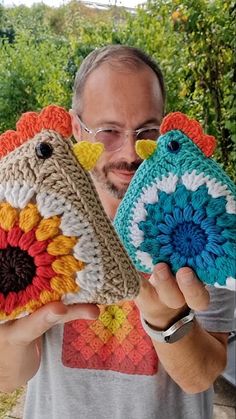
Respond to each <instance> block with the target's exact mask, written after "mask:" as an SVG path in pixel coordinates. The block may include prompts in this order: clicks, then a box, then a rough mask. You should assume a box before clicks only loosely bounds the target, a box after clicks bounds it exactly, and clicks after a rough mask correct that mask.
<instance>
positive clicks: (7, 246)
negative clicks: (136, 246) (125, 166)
mask: <svg viewBox="0 0 236 419" xmlns="http://www.w3.org/2000/svg"><path fill="white" fill-rule="evenodd" d="M16 127H17V129H16V131H7V132H5V133H4V134H2V135H1V136H0V320H1V321H2V322H3V321H6V320H10V319H14V318H18V317H22V316H25V315H27V314H29V313H31V312H33V311H35V310H36V309H38V308H39V307H41V306H42V305H44V304H46V303H48V302H50V301H58V300H62V301H63V302H64V303H65V304H73V303H78V302H91V303H97V304H111V303H114V302H117V301H120V300H123V299H133V298H134V297H135V296H136V295H137V294H138V292H139V283H140V278H139V275H138V273H137V272H136V270H135V268H134V266H133V264H132V263H131V261H130V259H129V257H128V255H127V253H126V251H125V249H124V248H123V246H122V244H121V242H120V240H119V238H118V236H117V234H116V231H115V230H114V228H113V226H112V224H111V222H110V220H109V219H108V217H107V215H106V213H105V211H104V209H103V206H102V204H101V202H100V199H99V197H98V195H97V192H96V190H95V187H94V185H93V182H92V179H91V177H90V175H89V173H87V171H86V170H85V169H87V170H89V169H91V168H92V167H93V166H94V165H95V163H96V160H97V158H98V157H99V155H100V154H101V153H102V151H103V148H102V145H101V144H90V143H87V142H79V143H77V144H76V145H73V142H72V141H71V135H72V128H71V120H70V115H69V114H68V113H67V112H66V111H65V110H64V109H63V108H61V107H58V106H54V105H51V106H48V107H47V108H45V109H43V110H42V111H41V112H40V113H39V114H37V113H34V112H27V113H26V114H24V115H23V116H22V117H21V118H20V120H19V121H18V123H17V125H16Z"/></svg>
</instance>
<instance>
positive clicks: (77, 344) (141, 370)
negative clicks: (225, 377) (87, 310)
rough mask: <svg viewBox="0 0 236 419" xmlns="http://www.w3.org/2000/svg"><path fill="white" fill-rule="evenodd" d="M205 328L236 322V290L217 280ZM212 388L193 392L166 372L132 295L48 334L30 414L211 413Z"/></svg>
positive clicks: (92, 417) (179, 418)
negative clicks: (96, 314) (91, 318)
mask: <svg viewBox="0 0 236 419" xmlns="http://www.w3.org/2000/svg"><path fill="white" fill-rule="evenodd" d="M210 294H211V304H210V307H209V309H208V310H207V311H205V312H201V313H198V320H199V321H200V322H201V324H202V325H203V326H204V327H205V329H207V330H209V331H212V332H213V331H214V332H228V331H231V330H232V328H233V310H234V303H235V301H234V298H235V294H234V293H233V292H230V291H226V290H222V289H216V288H211V289H210ZM212 399H213V390H212V388H210V389H209V390H208V391H205V392H202V393H198V394H186V393H184V392H183V391H182V390H181V388H180V387H179V386H178V385H177V384H176V383H175V382H174V381H173V380H172V379H171V378H170V376H169V375H168V374H167V373H166V372H165V370H164V368H163V367H162V365H161V363H160V361H158V358H157V355H156V353H155V351H154V349H153V346H152V342H151V340H150V339H149V337H148V336H147V335H146V334H145V332H144V331H143V329H142V326H141V324H140V320H139V313H138V310H137V308H136V307H135V305H134V304H133V303H130V302H125V303H123V304H122V305H113V306H108V307H106V308H103V309H102V313H101V315H100V317H99V320H96V321H85V320H77V321H74V322H70V323H68V324H66V325H65V326H60V325H58V326H55V327H53V328H52V329H51V330H50V331H49V332H47V333H46V334H45V337H44V342H43V356H42V362H41V366H40V369H39V371H38V372H37V374H36V375H35V377H33V378H32V379H31V380H30V381H29V383H28V392H27V397H26V403H25V413H24V419H124V418H127V419H170V418H171V419H172V418H174V419H210V418H211V417H212Z"/></svg>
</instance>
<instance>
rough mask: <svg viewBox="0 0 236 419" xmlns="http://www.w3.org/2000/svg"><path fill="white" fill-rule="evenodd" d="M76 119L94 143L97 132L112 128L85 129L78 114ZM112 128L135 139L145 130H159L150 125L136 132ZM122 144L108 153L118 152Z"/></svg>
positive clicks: (156, 126)
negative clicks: (91, 136) (133, 135)
mask: <svg viewBox="0 0 236 419" xmlns="http://www.w3.org/2000/svg"><path fill="white" fill-rule="evenodd" d="M76 117H77V119H78V121H79V124H80V125H81V127H82V128H83V129H84V131H86V132H87V133H88V134H90V135H93V137H94V140H95V142H99V141H97V140H96V135H97V134H98V133H99V132H102V131H105V130H109V129H112V127H110V128H109V127H100V128H96V129H92V128H88V127H87V125H85V124H84V122H83V121H81V119H80V117H79V115H78V114H76ZM113 128H116V129H117V131H119V132H120V133H122V134H125V136H127V134H129V133H130V134H135V136H136V139H137V137H138V135H139V134H140V133H142V132H144V131H147V130H149V129H150V130H151V129H156V130H158V131H159V130H160V125H151V126H150V127H149V126H147V127H142V128H139V129H136V130H132V129H127V130H122V129H120V128H118V127H113ZM143 139H146V140H148V138H143ZM124 143H125V141H124V142H123V143H122V145H121V146H120V147H118V148H116V149H114V150H108V151H112V152H113V151H118V150H120V149H121V148H122V147H123V145H124Z"/></svg>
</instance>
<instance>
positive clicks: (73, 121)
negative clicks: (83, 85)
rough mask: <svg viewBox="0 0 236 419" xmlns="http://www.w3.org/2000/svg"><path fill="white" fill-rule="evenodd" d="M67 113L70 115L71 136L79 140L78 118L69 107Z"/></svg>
mask: <svg viewBox="0 0 236 419" xmlns="http://www.w3.org/2000/svg"><path fill="white" fill-rule="evenodd" d="M69 114H70V117H71V125H72V132H73V136H74V138H75V139H76V140H77V141H81V127H80V123H79V121H78V118H77V116H76V113H75V111H74V110H73V109H70V110H69Z"/></svg>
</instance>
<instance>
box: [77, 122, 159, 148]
mask: <svg viewBox="0 0 236 419" xmlns="http://www.w3.org/2000/svg"><path fill="white" fill-rule="evenodd" d="M77 118H78V121H79V123H80V125H81V127H82V128H83V129H84V131H86V132H87V133H88V134H90V135H93V138H94V140H95V141H96V142H100V143H102V144H103V145H104V147H105V149H106V151H118V150H120V149H121V148H122V147H123V145H124V143H125V139H126V136H127V134H133V137H134V139H135V141H137V140H154V141H156V140H157V139H158V137H159V135H160V127H159V126H158V125H157V126H151V127H144V128H140V129H137V130H135V131H133V130H122V129H119V128H118V127H114V128H113V127H111V128H105V127H104V128H97V129H91V128H88V127H87V126H86V125H85V124H84V123H83V122H82V121H81V119H80V117H79V116H78V115H77Z"/></svg>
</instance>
